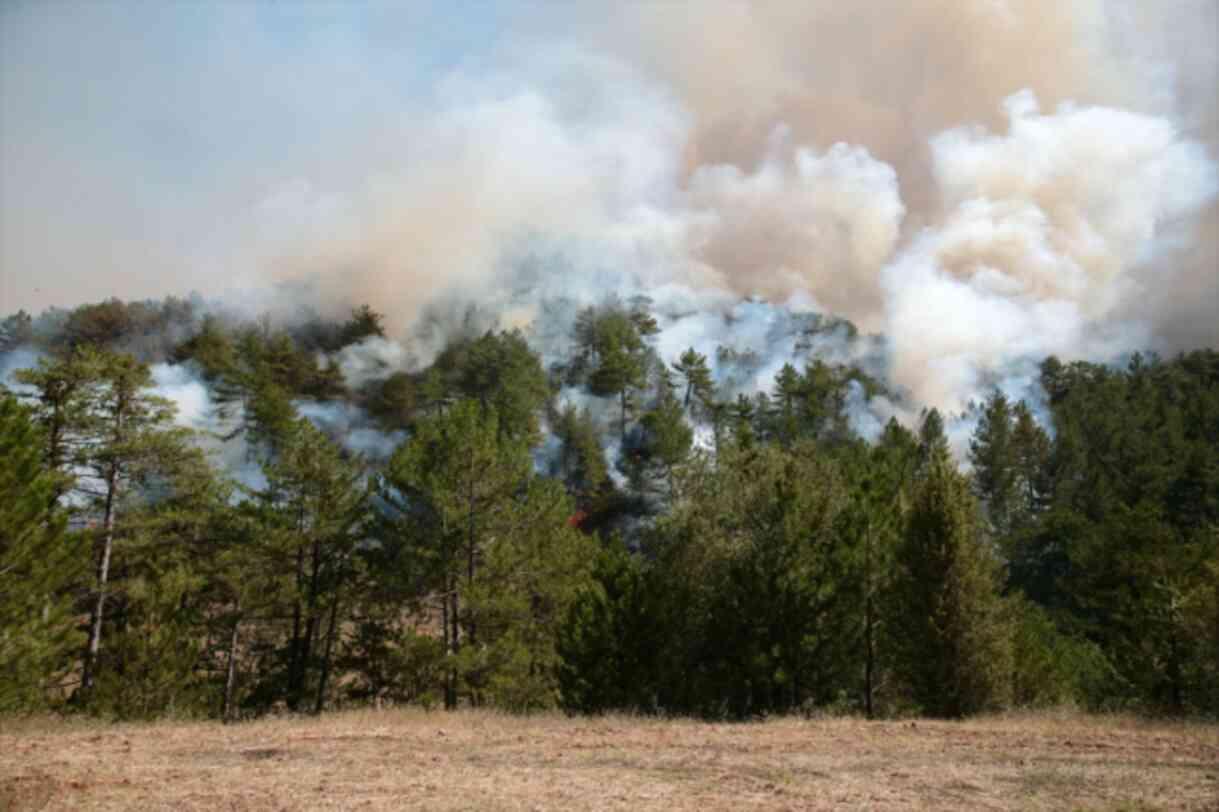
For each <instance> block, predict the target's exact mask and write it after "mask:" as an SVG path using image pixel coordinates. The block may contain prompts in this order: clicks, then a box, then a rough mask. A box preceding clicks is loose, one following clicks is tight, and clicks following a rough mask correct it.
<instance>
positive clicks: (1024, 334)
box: [0, 0, 1219, 405]
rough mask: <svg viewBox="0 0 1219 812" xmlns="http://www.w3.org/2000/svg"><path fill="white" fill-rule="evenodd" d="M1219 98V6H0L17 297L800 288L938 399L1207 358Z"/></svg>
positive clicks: (948, 0)
mask: <svg viewBox="0 0 1219 812" xmlns="http://www.w3.org/2000/svg"><path fill="white" fill-rule="evenodd" d="M1217 99H1219V2H1216V0H1157V2H1154V3H1151V2H1139V0H858V2H843V0H791V1H790V2H789V0H759V1H758V2H754V3H746V2H731V1H730V0H707V2H702V1H701V0H700V2H697V3H696V2H694V0H689V1H688V2H678V1H677V0H671V1H669V2H659V1H658V2H624V3H604V4H596V3H560V2H557V0H554V1H551V0H532V1H525V2H514V3H509V2H503V3H494V2H471V3H442V2H435V3H409V4H398V3H394V4H385V5H367V4H355V3H334V4H327V3H270V2H267V3H254V2H232V3H222V2H128V3H117V2H115V3H112V2H103V0H91V1H90V2H80V3H73V2H67V1H66V0H49V1H46V2H31V3H23V2H13V1H12V0H9V2H6V3H3V4H2V5H0V312H6V313H7V312H12V311H14V310H16V309H18V308H27V309H33V310H38V309H41V308H43V307H46V306H49V305H61V306H70V305H75V304H78V303H81V302H84V301H93V300H99V299H102V298H105V297H108V296H119V297H123V298H140V297H150V296H161V295H165V294H180V295H183V294H186V293H188V292H190V291H192V290H197V291H200V292H202V293H204V294H205V295H208V296H220V295H224V294H225V293H226V291H230V292H231V291H233V290H242V291H247V293H243V294H242V295H241V298H243V299H257V296H258V294H257V292H258V291H263V292H264V295H266V294H265V292H266V291H269V290H275V291H279V292H276V293H273V294H270V295H269V296H268V301H269V302H271V303H274V302H275V300H276V299H277V298H279V299H284V298H289V297H287V296H286V295H285V294H283V293H282V290H283V288H282V286H281V287H279V288H276V287H275V286H274V285H273V284H272V283H283V282H285V281H292V282H293V283H294V290H295V291H296V292H297V293H296V294H294V295H299V296H303V297H304V298H306V299H309V300H310V301H311V302H312V303H313V304H315V305H316V304H318V303H322V306H325V304H326V303H330V304H331V305H333V306H334V307H336V308H341V307H345V306H347V305H349V304H353V303H358V302H362V301H368V302H371V303H372V304H373V305H374V306H376V307H377V308H378V309H381V310H383V311H385V312H386V313H387V316H388V317H389V321H390V323H391V325H392V326H393V327H394V328H395V329H398V328H404V327H406V326H408V325H409V324H410V323H411V322H412V320H414V319H415V318H416V317H417V315H418V313H419V312H420V309H421V308H422V307H424V306H425V305H428V304H429V303H433V302H435V301H437V300H438V299H440V298H443V297H445V296H450V295H454V294H456V295H459V296H462V297H465V298H466V299H469V300H473V301H477V302H479V303H481V304H484V305H487V306H488V307H492V308H495V307H503V306H505V303H509V304H511V305H512V309H511V311H510V312H506V315H505V316H504V321H505V322H506V323H527V322H528V321H529V320H530V318H532V316H531V314H532V312H533V310H532V309H531V308H530V307H529V306H528V302H526V304H525V305H521V302H522V301H523V300H527V299H528V298H529V296H533V298H534V299H535V300H536V299H539V298H540V297H541V296H542V295H545V294H548V293H553V292H554V291H555V290H559V289H562V290H564V291H565V292H567V293H569V294H572V295H574V296H576V298H584V299H595V298H596V297H597V296H600V295H603V294H604V293H606V292H611V291H621V290H623V289H625V288H627V287H633V288H635V289H641V290H643V291H644V292H648V291H653V290H661V289H670V288H672V287H673V286H678V287H682V288H683V289H686V290H692V291H701V290H710V289H715V290H721V291H725V292H728V293H729V294H731V295H761V296H765V297H768V298H770V299H772V300H774V301H778V302H782V301H786V300H787V299H788V298H789V297H793V296H796V297H799V298H800V299H801V301H806V302H812V303H813V305H814V306H817V307H821V308H824V309H828V310H831V311H833V312H835V313H837V314H840V315H844V316H846V317H848V318H851V319H852V320H854V321H855V322H857V323H858V324H860V325H861V326H862V327H863V328H864V329H865V330H875V331H880V332H883V333H885V334H886V335H887V336H889V338H890V339H891V341H892V342H893V344H892V346H893V348H894V349H893V357H894V359H895V360H894V369H893V370H892V372H893V376H894V379H895V380H896V381H897V382H898V383H900V384H902V385H905V386H908V387H910V389H911V390H912V391H914V392H916V393H917V394H918V395H919V396H920V397H922V398H923V399H924V400H925V401H926V402H932V403H938V404H948V405H954V404H959V403H960V402H961V401H962V399H963V398H965V397H967V396H968V395H970V394H971V393H973V392H975V391H976V389H977V387H978V386H980V385H981V384H982V382H984V381H985V380H989V379H990V378H991V377H993V376H994V375H1003V374H1016V373H1015V372H1012V370H1018V369H1024V368H1026V367H1027V364H1028V363H1029V362H1030V360H1031V359H1035V358H1037V357H1039V356H1042V357H1043V356H1044V355H1045V354H1048V353H1058V354H1061V355H1064V356H1067V357H1081V358H1093V359H1110V358H1115V357H1119V356H1120V355H1121V354H1122V353H1123V352H1128V351H1130V350H1132V349H1134V348H1138V347H1147V346H1151V347H1156V348H1160V349H1166V350H1171V349H1175V348H1181V347H1191V346H1198V345H1203V344H1207V345H1215V344H1219V326H1216V325H1219V319H1215V318H1214V314H1215V312H1216V311H1217V310H1219V304H1217V303H1219V272H1217V270H1216V268H1217V266H1219V203H1217V202H1216V200H1217V197H1219V169H1217V165H1216V157H1217V155H1219V113H1217V110H1219V102H1217V101H1216V100H1217ZM525 266H528V267H531V268H534V269H538V268H540V269H541V270H539V271H537V272H531V273H532V275H525V276H522V273H521V268H522V267H525ZM530 286H532V287H530ZM666 286H668V287H667V288H666ZM523 288H524V289H525V290H524V294H525V295H524V297H522V289H523ZM302 292H303V293H302ZM1021 374H1023V373H1021Z"/></svg>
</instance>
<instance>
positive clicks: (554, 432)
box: [0, 298, 1219, 720]
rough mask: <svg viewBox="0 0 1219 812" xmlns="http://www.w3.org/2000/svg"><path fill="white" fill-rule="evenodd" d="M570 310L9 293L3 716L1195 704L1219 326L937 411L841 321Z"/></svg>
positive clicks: (3, 400) (611, 304) (701, 712)
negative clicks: (776, 350)
mask: <svg viewBox="0 0 1219 812" xmlns="http://www.w3.org/2000/svg"><path fill="white" fill-rule="evenodd" d="M751 306H755V305H751ZM756 306H761V305H756ZM571 311H572V312H571V316H570V318H569V319H568V320H567V321H566V322H563V321H561V320H556V321H555V322H554V324H561V325H564V326H563V327H562V328H561V329H558V335H550V334H543V333H540V332H539V331H538V330H536V329H535V330H532V331H522V330H503V329H484V328H483V327H482V326H481V325H478V324H477V320H467V321H466V322H465V323H464V325H459V326H458V327H457V328H455V329H452V330H449V331H448V332H447V333H446V334H444V335H443V336H442V339H441V340H440V341H438V342H433V343H434V344H435V348H434V351H430V352H423V351H420V352H419V353H418V354H417V355H415V356H408V355H402V354H398V355H395V354H394V352H391V350H394V348H399V345H397V344H395V343H394V342H391V341H389V340H387V338H386V331H385V326H384V319H383V317H382V316H381V314H379V313H378V312H376V311H375V310H374V309H373V308H371V307H369V306H367V305H365V306H361V307H358V308H355V309H354V310H352V311H351V312H350V313H349V314H347V315H346V316H344V317H340V318H329V317H325V316H322V315H318V314H313V313H306V314H303V315H301V316H300V317H299V318H296V319H291V320H286V321H283V322H279V323H277V322H273V321H272V320H271V319H270V318H262V319H244V318H241V317H238V316H235V315H232V314H231V313H226V312H224V311H222V310H218V309H213V308H211V307H209V306H208V305H206V304H205V303H204V302H202V301H201V300H198V299H190V300H182V299H174V298H169V299H166V300H163V301H146V302H123V301H120V300H118V299H111V300H108V301H105V302H100V303H97V304H90V305H85V306H82V307H78V308H75V309H71V310H61V309H53V310H51V311H47V312H46V313H43V314H41V315H39V316H38V317H32V316H30V315H29V314H26V313H24V312H21V313H18V314H15V315H12V316H9V317H8V318H6V319H5V320H4V321H3V322H2V324H0V373H2V374H3V378H2V379H0V382H2V384H3V391H0V713H12V712H34V711H39V710H46V709H55V710H61V711H75V712H83V713H91V714H98V715H103V716H107V717H114V718H152V717H158V716H162V715H167V714H179V715H191V716H201V717H216V718H223V719H225V720H233V719H238V718H244V717H249V716H254V715H258V714H262V713H267V712H271V711H274V710H277V709H281V708H282V709H288V710H292V711H298V712H321V711H323V710H325V709H327V708H331V707H335V706H343V705H349V704H352V703H365V702H397V703H419V704H423V705H427V706H431V705H443V706H444V707H446V708H456V707H459V706H467V705H468V706H484V705H486V706H495V707H502V708H506V709H510V710H513V711H530V710H537V709H545V708H563V709H566V710H569V711H573V712H589V713H595V712H603V711H609V710H626V711H632V712H640V713H663V714H692V715H698V716H705V717H713V718H738V719H739V718H750V717H757V716H762V715H766V714H771V713H787V712H809V711H811V710H814V709H825V710H828V711H835V712H858V713H863V714H866V715H868V716H873V715H899V714H910V713H924V714H929V715H935V716H945V717H959V716H964V715H968V714H972V713H977V712H981V711H987V710H993V709H1000V708H1008V707H1026V706H1041V705H1053V704H1062V703H1072V704H1076V705H1079V706H1083V707H1086V708H1090V709H1116V708H1121V709H1134V710H1140V711H1145V712H1153V713H1158V712H1171V713H1174V714H1181V713H1209V714H1213V713H1216V712H1219V353H1217V352H1215V351H1214V350H1198V351H1195V352H1190V353H1184V354H1181V355H1179V356H1177V357H1175V358H1171V359H1164V358H1159V357H1156V356H1154V355H1142V354H1135V355H1133V356H1132V357H1130V358H1129V359H1127V360H1125V361H1124V362H1123V363H1122V364H1121V365H1102V364H1096V363H1089V362H1082V361H1064V360H1060V359H1058V358H1056V357H1052V356H1051V357H1047V358H1045V359H1044V360H1043V361H1042V363H1041V364H1040V368H1039V370H1038V375H1037V380H1036V381H1035V383H1034V385H1033V386H1032V387H1031V388H1030V389H1029V392H1030V393H1031V395H1030V396H1028V397H1026V398H1025V399H1015V398H1013V397H1012V396H1011V395H1010V394H1009V393H1005V392H1004V391H1002V390H1000V389H997V388H996V389H994V390H992V391H990V392H989V394H988V395H987V396H986V397H985V399H984V400H983V401H982V402H978V403H974V404H971V405H970V407H969V408H968V409H967V410H966V411H965V412H964V413H963V414H952V415H949V414H944V413H941V412H940V411H938V410H936V409H925V410H922V411H921V413H919V412H917V411H914V412H911V411H910V410H911V409H912V408H913V407H911V406H910V404H909V402H908V399H906V398H905V395H904V393H902V392H901V391H897V390H893V389H891V388H890V387H889V386H888V385H887V384H886V383H885V381H884V380H883V376H882V375H881V374H879V372H878V368H877V365H876V364H875V363H874V354H873V353H872V352H871V350H869V347H873V346H874V344H875V342H874V340H873V339H871V338H869V337H867V336H861V335H859V333H858V331H856V330H855V329H854V327H853V326H851V325H850V324H849V323H845V322H842V321H839V320H834V319H826V318H822V317H817V316H809V317H805V318H799V319H796V318H793V319H792V320H791V321H790V322H789V323H785V326H784V329H785V330H786V331H787V332H786V333H785V334H784V342H786V343H784V344H783V346H785V347H790V348H791V350H790V352H788V353H787V355H786V356H785V359H784V360H783V363H782V364H781V365H778V364H771V363H770V360H771V359H769V358H766V359H764V358H761V357H759V356H758V355H757V354H756V353H755V352H753V351H751V350H750V349H749V348H748V347H739V346H721V347H719V348H718V349H717V351H716V352H715V353H714V355H711V356H709V355H708V354H707V353H705V352H699V351H697V350H696V348H695V347H693V346H689V347H682V348H680V349H679V350H678V351H677V352H675V353H668V352H665V351H663V350H662V348H661V346H660V342H659V341H658V340H657V334H658V326H657V324H658V321H657V319H658V314H657V313H655V312H654V311H653V309H652V307H651V303H650V302H649V301H648V300H646V299H643V298H636V299H632V300H629V301H621V300H617V299H607V300H606V301H604V302H602V303H599V304H597V305H595V306H591V307H585V308H571ZM551 326H553V325H551ZM827 336H833V337H834V342H835V346H840V345H841V344H842V342H847V343H848V344H850V345H851V346H854V347H855V348H856V349H857V350H858V351H857V352H854V353H847V354H843V353H838V352H826V351H825V348H826V347H827V346H828V345H827V343H826V342H827V339H826V337H827ZM851 342H854V343H853V344H851ZM870 342H871V343H870ZM759 382H760V383H759ZM882 402H883V403H885V404H891V405H892V406H893V408H892V410H891V411H892V414H890V416H889V418H888V419H887V420H884V421H879V420H877V418H876V409H875V408H873V409H872V411H866V410H863V409H862V407H861V405H860V404H872V406H873V407H875V406H876V404H880V403H882ZM903 410H905V411H903ZM910 414H913V415H916V417H909V416H906V417H905V419H904V420H899V419H898V417H899V416H903V415H910ZM865 418H866V419H865ZM961 427H965V429H966V430H967V433H968V438H967V439H966V441H965V442H960V441H958V440H956V439H954V437H953V436H951V435H952V434H953V433H954V432H959V431H961Z"/></svg>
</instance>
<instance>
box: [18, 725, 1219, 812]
mask: <svg viewBox="0 0 1219 812" xmlns="http://www.w3.org/2000/svg"><path fill="white" fill-rule="evenodd" d="M3 808H10V809H45V810H69V809H70V810H102V809H107V810H111V809H112V810H119V809H123V810H126V809H167V810H175V812H187V810H245V809H249V810H297V809H357V810H358V809H370V810H376V809H381V810H389V809H444V810H448V809H470V810H483V809H563V810H578V809H630V810H635V809H666V810H700V812H707V811H708V810H717V809H793V810H804V809H838V808H843V809H869V810H870V809H876V810H894V809H936V810H940V809H969V810H980V809H1018V810H1050V809H1053V810H1059V809H1066V810H1076V809H1078V810H1098V812H1119V810H1121V811H1123V812H1143V811H1144V810H1219V727H1216V726H1214V725H1202V724H1181V723H1149V722H1142V721H1138V720H1135V719H1130V718H1090V717H1084V716H1076V715H1071V714H1039V715H1014V716H1003V717H988V718H981V719H975V720H971V721H967V722H955V723H954V722H930V721H917V722H914V723H911V722H909V721H905V722H895V721H894V722H865V721H862V720H858V719H824V720H813V721H808V720H801V719H780V720H773V721H768V722H763V723H756V724H708V723H702V722H694V721H681V720H679V721H661V720H652V719H633V718H624V717H607V718H598V719H567V718H564V717H561V716H557V715H555V716H535V717H529V718H514V717H509V716H503V715H498V714H494V713H481V712H461V713H457V714H451V715H450V714H444V713H441V712H432V713H426V712H423V711H414V710H409V711H403V710H387V711H380V712H378V711H361V712H350V713H342V714H335V715H330V716H325V717H323V718H321V719H276V720H266V721H259V722H251V723H247V724H242V725H235V726H230V727H224V726H221V725H219V724H214V723H168V722H167V723H161V724H152V725H112V726H104V725H100V724H89V723H80V722H48V721H45V720H44V721H41V722H25V723H20V724H16V723H11V722H10V723H7V727H5V728H0V809H3Z"/></svg>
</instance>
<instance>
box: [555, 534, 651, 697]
mask: <svg viewBox="0 0 1219 812" xmlns="http://www.w3.org/2000/svg"><path fill="white" fill-rule="evenodd" d="M648 590H649V581H648V578H647V574H646V573H645V570H644V565H643V562H642V560H641V559H640V557H639V556H635V555H632V554H631V553H630V552H629V551H628V550H627V549H626V546H625V545H624V544H623V543H622V540H621V538H619V537H616V536H615V537H612V538H611V539H610V540H609V541H607V542H606V543H605V544H604V545H603V547H602V549H601V550H600V552H599V554H598V555H597V556H596V558H595V561H594V566H593V571H592V577H591V581H590V582H589V583H588V584H587V585H585V586H584V588H583V589H581V590H580V591H579V593H578V594H577V595H576V596H575V599H574V600H573V601H572V603H571V605H570V607H569V608H568V613H567V617H566V618H565V619H564V622H563V625H562V626H561V628H560V632H559V640H558V654H559V656H560V667H559V689H560V695H561V697H562V700H561V704H562V706H563V708H564V709H566V710H568V711H573V712H579V713H604V712H606V711H610V710H616V709H630V710H633V711H640V712H650V711H654V710H656V697H655V691H656V687H657V686H656V661H657V656H658V654H659V653H660V651H661V648H660V644H661V643H662V635H663V631H662V630H660V629H658V627H657V623H656V619H655V618H654V617H651V614H650V612H649V592H648Z"/></svg>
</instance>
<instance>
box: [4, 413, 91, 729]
mask: <svg viewBox="0 0 1219 812" xmlns="http://www.w3.org/2000/svg"><path fill="white" fill-rule="evenodd" d="M44 445H45V439H44V438H43V437H42V436H41V432H40V431H39V429H38V428H37V426H36V425H35V424H34V422H33V420H32V417H31V415H30V414H29V412H28V410H26V409H24V408H22V407H21V406H20V405H18V403H17V401H16V399H15V398H13V397H4V398H3V399H0V714H3V713H12V712H14V711H29V710H37V709H40V708H43V707H46V705H47V704H48V702H49V701H50V700H51V698H52V696H51V691H52V690H53V689H54V688H56V687H57V685H58V681H59V678H60V677H61V676H62V675H63V673H64V672H66V671H67V670H68V669H69V668H70V666H71V665H72V656H71V655H72V653H74V652H75V651H77V650H78V647H79V646H80V644H81V642H82V640H81V635H80V634H79V632H77V631H76V618H75V615H74V606H73V594H72V593H73V590H74V589H75V588H76V586H77V585H78V581H79V579H80V578H81V577H82V576H83V574H84V568H83V564H84V558H83V557H82V556H81V555H80V551H79V550H78V549H76V545H75V544H74V543H72V541H71V540H70V539H69V537H67V536H66V534H65V531H64V525H65V516H64V515H63V513H62V512H60V511H59V510H58V509H57V508H53V507H51V506H52V504H53V502H54V494H55V493H56V491H57V490H58V489H59V487H60V478H59V475H58V474H57V473H56V472H55V471H53V470H51V469H50V467H49V466H48V465H47V464H46V462H45V460H44V459H43V455H42V448H43V447H44Z"/></svg>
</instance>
